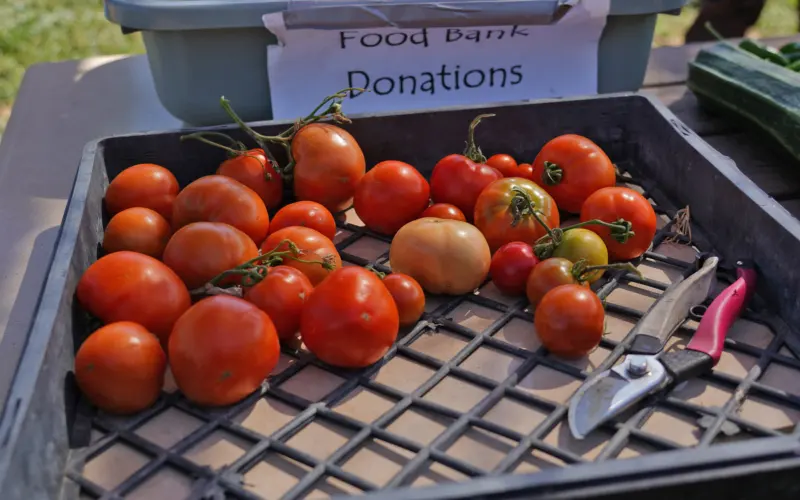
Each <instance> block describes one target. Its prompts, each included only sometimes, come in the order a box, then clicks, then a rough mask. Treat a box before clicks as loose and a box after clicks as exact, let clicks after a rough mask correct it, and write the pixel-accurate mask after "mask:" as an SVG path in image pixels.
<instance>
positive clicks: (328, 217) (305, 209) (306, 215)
mask: <svg viewBox="0 0 800 500" xmlns="http://www.w3.org/2000/svg"><path fill="white" fill-rule="evenodd" d="M292 226H303V227H310V228H311V229H314V230H316V231H319V232H320V233H322V235H323V236H325V237H326V238H328V239H329V240H331V241H332V240H333V239H334V238H335V237H336V221H335V220H334V218H333V214H332V213H331V212H330V210H328V209H327V208H325V207H324V206H322V205H321V204H320V203H317V202H316V201H296V202H294V203H290V204H288V205H286V206H285V207H283V208H281V209H280V210H278V213H276V214H275V217H273V218H272V221H271V222H270V223H269V234H272V233H274V232H277V231H279V230H280V229H283V228H286V227H292Z"/></svg>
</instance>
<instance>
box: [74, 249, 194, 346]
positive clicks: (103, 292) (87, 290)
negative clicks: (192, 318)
mask: <svg viewBox="0 0 800 500" xmlns="http://www.w3.org/2000/svg"><path fill="white" fill-rule="evenodd" d="M76 294H77V297H78V302H79V303H80V304H81V306H82V307H83V308H84V309H86V310H87V311H88V312H89V313H91V314H93V315H95V316H96V317H98V318H99V319H100V320H101V321H102V322H103V323H113V322H116V321H135V322H136V323H139V324H141V325H142V326H143V327H144V328H146V329H147V331H149V332H153V333H154V334H156V335H157V336H158V338H159V339H161V342H162V343H165V342H166V340H167V339H168V338H169V333H170V331H171V330H172V325H174V324H175V321H176V320H177V319H178V317H179V316H180V315H181V314H183V313H184V312H185V311H186V310H187V309H188V308H189V306H190V305H191V300H190V298H189V291H188V290H187V289H186V285H184V284H183V281H181V279H180V278H179V277H178V275H177V274H175V272H174V271H173V270H172V269H170V268H169V267H167V266H166V265H165V264H163V263H162V262H160V261H158V260H156V259H154V258H152V257H150V256H148V255H144V254H141V253H136V252H128V251H125V250H123V251H120V252H114V253H111V254H108V255H106V256H105V257H103V258H101V259H99V260H98V261H97V262H95V263H94V264H92V265H91V266H89V268H88V269H87V270H86V272H85V273H83V276H81V279H80V280H79V281H78V287H77V290H76Z"/></svg>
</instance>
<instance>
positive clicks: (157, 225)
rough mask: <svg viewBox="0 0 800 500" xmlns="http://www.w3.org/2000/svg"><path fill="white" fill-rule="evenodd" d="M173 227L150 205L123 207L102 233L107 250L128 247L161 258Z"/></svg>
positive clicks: (104, 246) (104, 248) (112, 250)
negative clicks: (148, 206)
mask: <svg viewBox="0 0 800 500" xmlns="http://www.w3.org/2000/svg"><path fill="white" fill-rule="evenodd" d="M171 235H172V230H171V229H170V226H169V222H167V219H165V218H164V217H162V216H161V215H159V213H158V212H156V211H154V210H150V209H149V208H143V207H133V208H126V209H125V210H123V211H121V212H119V213H118V214H117V215H115V216H114V217H112V218H111V220H110V221H109V222H108V226H106V231H105V234H103V250H105V251H106V252H107V253H112V252H119V251H120V250H130V251H131V252H139V253H143V254H145V255H149V256H150V257H155V258H156V259H160V258H161V255H162V254H163V253H164V247H166V246H167V242H168V241H169V238H170V236H171Z"/></svg>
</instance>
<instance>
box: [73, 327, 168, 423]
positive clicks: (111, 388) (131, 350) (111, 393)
mask: <svg viewBox="0 0 800 500" xmlns="http://www.w3.org/2000/svg"><path fill="white" fill-rule="evenodd" d="M166 368H167V356H166V355H165V354H164V350H163V349H162V348H161V344H159V342H158V337H156V336H155V335H153V334H152V333H150V332H148V331H147V330H146V329H145V328H144V327H143V326H142V325H139V324H137V323H132V322H130V321H119V322H116V323H111V324H109V325H106V326H104V327H102V328H100V329H99V330H97V331H95V332H94V333H92V334H91V335H89V337H88V338H87V339H86V340H84V341H83V344H81V347H80V348H79V349H78V352H77V354H75V379H76V381H77V383H78V387H80V389H81V392H83V394H84V395H85V396H86V397H87V398H89V401H91V402H92V403H93V404H94V405H95V406H97V407H98V408H100V409H101V410H103V411H106V412H109V413H117V414H129V413H136V412H139V411H142V410H145V409H147V408H149V407H150V406H152V404H153V403H155V402H156V400H157V399H158V396H159V395H160V394H161V387H162V386H163V385H164V371H165V370H166Z"/></svg>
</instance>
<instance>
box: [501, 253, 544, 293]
mask: <svg viewBox="0 0 800 500" xmlns="http://www.w3.org/2000/svg"><path fill="white" fill-rule="evenodd" d="M538 263H539V259H537V258H536V255H534V254H533V247H532V246H530V245H528V244H527V243H523V242H521V241H512V242H511V243H506V244H505V245H503V246H501V247H500V248H499V249H498V250H497V252H495V253H494V255H493V256H492V264H491V265H490V266H489V275H490V276H491V277H492V281H493V282H494V286H496V287H497V289H498V290H500V291H501V292H502V293H504V294H506V295H522V294H524V293H525V284H526V283H527V281H528V276H530V274H531V271H533V268H534V267H536V264H538Z"/></svg>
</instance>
